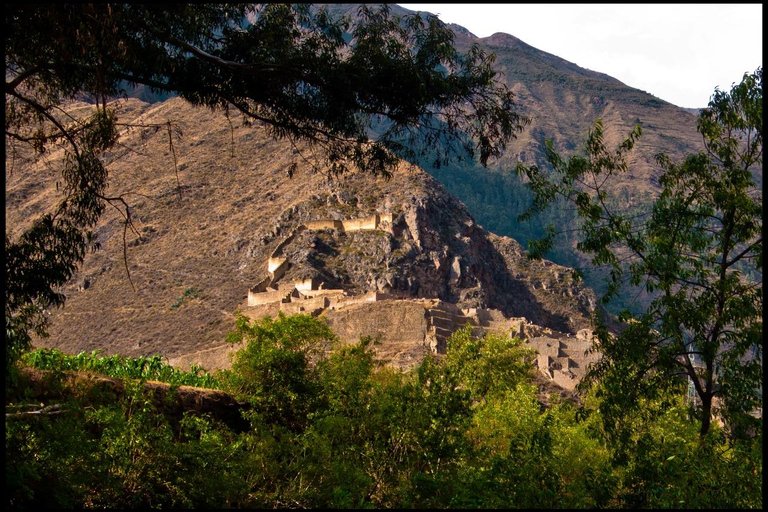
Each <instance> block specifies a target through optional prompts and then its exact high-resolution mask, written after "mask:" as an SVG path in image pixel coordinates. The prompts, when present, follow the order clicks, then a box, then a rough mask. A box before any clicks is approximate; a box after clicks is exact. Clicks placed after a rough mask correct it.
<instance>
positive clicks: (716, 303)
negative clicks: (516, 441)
mask: <svg viewBox="0 0 768 512" xmlns="http://www.w3.org/2000/svg"><path fill="white" fill-rule="evenodd" d="M762 87H763V81H762V68H759V69H758V70H757V71H755V73H753V74H745V76H744V79H743V80H742V82H741V83H739V84H734V86H733V88H732V89H731V90H730V91H729V92H723V91H719V90H716V91H715V94H714V95H713V96H712V99H711V101H710V103H709V107H708V108H706V109H704V110H703V111H702V112H701V114H700V116H699V119H698V130H699V132H700V133H701V135H702V137H703V140H704V145H705V150H704V151H702V152H700V153H698V154H694V155H689V156H688V157H687V158H686V159H685V160H684V161H683V162H680V163H677V162H673V161H671V160H670V158H668V157H667V156H666V155H663V154H661V155H658V156H657V162H658V165H659V167H660V171H661V172H660V176H659V185H660V186H661V192H660V194H659V196H658V197H657V198H656V199H655V201H654V203H653V208H652V210H651V211H649V212H647V214H644V215H627V214H624V213H623V212H622V211H621V210H620V209H617V208H613V207H612V206H611V205H612V204H614V205H615V204H616V203H615V202H614V203H611V202H610V201H609V198H608V196H607V193H606V191H605V187H604V185H605V183H606V182H607V181H609V180H610V179H611V177H612V176H614V175H616V174H619V173H622V172H624V171H626V170H627V163H626V157H627V155H628V153H629V152H630V151H631V150H632V148H633V146H634V144H635V142H636V141H637V139H638V137H640V135H641V130H640V127H639V126H638V127H636V128H635V129H634V130H633V131H632V132H631V133H630V134H629V137H628V138H627V139H626V140H625V141H624V142H623V143H622V144H620V145H619V147H618V148H617V149H616V150H615V151H611V150H609V149H608V148H606V147H605V143H604V141H603V128H602V123H601V122H600V121H599V120H598V121H597V122H596V123H595V125H594V129H593V130H592V131H591V133H590V135H589V138H588V139H587V143H586V156H573V157H571V158H569V159H567V160H564V159H563V158H561V157H560V156H559V155H558V154H556V153H555V151H554V150H553V148H552V146H551V144H550V145H549V146H548V147H547V158H548V161H549V163H550V164H551V165H552V168H553V169H552V171H551V173H547V172H545V171H542V170H541V169H539V168H537V167H535V166H532V167H526V166H523V165H519V166H518V169H517V170H518V173H519V174H521V175H525V176H527V178H528V179H529V187H530V188H531V189H532V190H533V191H534V193H535V194H536V196H535V200H534V203H533V205H532V207H531V209H530V210H529V212H528V215H533V214H534V213H535V212H536V211H539V210H542V209H544V208H546V207H547V206H548V205H549V204H550V203H551V202H552V201H553V200H554V199H555V198H556V197H563V198H565V199H566V200H568V201H569V202H571V203H572V204H573V205H575V207H576V210H577V212H578V214H579V217H580V219H581V220H582V225H581V234H582V238H581V240H580V242H579V243H578V246H577V247H578V249H579V250H581V251H583V252H585V253H587V254H590V255H592V262H593V263H594V264H595V265H605V266H607V267H608V268H609V269H610V274H609V275H610V282H609V286H608V292H607V293H606V295H605V296H604V297H603V300H605V301H608V300H610V299H611V298H612V297H613V296H615V294H616V293H617V290H618V289H619V287H620V286H622V285H623V284H627V283H628V284H630V285H632V286H636V287H641V289H643V290H644V291H646V292H649V293H652V294H653V297H654V299H653V301H652V302H651V304H650V306H649V307H648V309H647V310H646V311H645V312H644V313H642V314H640V315H638V316H634V315H633V314H631V313H630V312H629V311H625V312H623V313H622V315H621V316H620V319H621V320H623V321H624V322H625V324H626V325H625V326H624V328H623V330H621V332H620V333H619V334H618V335H616V336H610V335H609V334H608V333H607V331H606V330H605V329H602V330H601V332H600V336H599V342H598V344H597V346H596V349H598V350H599V351H600V352H601V354H602V355H603V357H602V359H601V361H600V362H599V363H598V364H597V365H596V367H594V368H593V369H592V371H591V372H590V376H591V379H592V380H593V381H598V380H599V381H600V384H601V389H602V392H603V393H604V394H605V397H606V404H605V407H606V412H607V411H612V412H613V414H606V421H611V422H613V424H614V425H615V426H616V427H617V428H619V427H620V426H621V424H622V417H623V416H624V415H625V414H626V413H627V411H628V410H630V409H632V407H634V406H635V405H636V404H637V403H638V397H643V396H644V397H646V398H653V397H654V396H656V394H657V393H659V392H662V391H663V390H665V389H670V388H675V387H676V388H680V387H681V385H682V384H683V383H684V382H685V381H686V379H687V380H688V381H689V382H690V383H691V386H692V389H693V391H694V395H695V397H697V398H698V403H699V404H700V408H699V414H700V419H701V434H702V435H704V434H706V433H707V432H708V431H709V428H710V424H711V421H712V418H713V415H715V414H717V415H718V416H719V417H720V418H723V419H725V420H726V421H727V422H728V424H729V426H731V428H732V429H734V431H735V432H740V433H744V432H745V431H746V430H749V429H750V428H751V429H754V428H755V427H756V421H757V420H756V419H755V418H754V417H753V416H752V413H753V411H754V410H755V409H756V408H758V407H760V406H761V396H762V387H761V386H762V305H763V296H762V279H761V276H762V192H761V190H760V189H759V188H758V187H757V186H756V184H755V177H756V175H758V174H760V173H762V151H763V139H762V127H763V125H762ZM550 235H551V236H550V237H548V238H545V239H543V240H540V241H539V242H538V244H534V246H533V249H534V251H533V253H534V256H537V255H540V254H541V253H542V251H544V250H546V249H547V248H549V247H550V245H551V241H552V236H554V230H552V232H551V233H550Z"/></svg>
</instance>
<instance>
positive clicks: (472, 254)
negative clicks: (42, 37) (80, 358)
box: [6, 99, 595, 359]
mask: <svg viewBox="0 0 768 512" xmlns="http://www.w3.org/2000/svg"><path fill="white" fill-rule="evenodd" d="M89 108H90V107H89V106H88V105H85V104H77V105H74V106H72V108H71V110H72V112H73V113H77V112H78V111H79V112H81V113H82V112H85V111H87V110H88V109H89ZM118 113H119V117H120V121H121V122H122V123H126V124H130V125H132V127H126V128H125V130H124V132H123V133H122V135H121V139H120V143H119V144H118V146H116V148H115V149H114V150H113V151H112V152H111V153H110V154H109V155H106V157H105V159H106V161H107V162H108V169H109V172H110V180H111V181H110V188H109V194H110V195H112V196H118V195H121V196H123V197H124V198H125V199H126V200H127V202H128V203H129V204H130V205H131V211H132V217H133V228H134V229H135V232H134V231H132V230H128V231H125V230H124V223H123V217H122V216H121V214H120V212H119V211H118V210H117V209H115V208H109V207H108V209H107V211H106V213H105V215H104V216H103V218H102V220H101V221H100V223H99V225H98V226H97V228H96V229H95V234H96V237H97V240H98V241H100V243H101V245H102V248H101V250H99V251H96V252H95V253H93V254H89V255H88V256H87V257H86V260H85V263H84V264H83V266H82V269H81V270H80V272H79V273H78V274H77V275H76V276H75V278H74V279H73V280H72V281H71V282H70V283H69V284H67V285H66V286H65V288H64V290H63V291H64V292H65V293H66V295H67V297H68V300H67V304H66V306H65V307H64V308H63V309H58V310H53V311H51V312H50V315H51V320H52V323H51V328H50V337H49V338H47V339H44V340H38V341H37V344H38V345H39V346H51V347H56V348H59V349H61V350H63V351H65V352H68V353H78V352H80V351H92V350H102V351H103V352H104V353H105V354H115V353H117V354H122V355H126V356H141V355H152V354H161V355H164V356H166V357H168V358H169V359H174V358H180V357H183V356H185V355H189V354H195V353H202V352H204V351H206V350H209V349H212V348H215V347H218V346H221V345H222V343H223V340H224V338H225V335H226V333H227V332H228V331H230V330H232V329H233V327H234V315H235V311H236V310H237V309H238V308H242V307H243V306H244V303H245V299H246V295H247V291H248V289H249V288H250V287H252V286H253V285H254V284H255V283H257V282H258V281H259V280H261V279H263V277H264V274H265V269H266V261H267V258H268V257H269V255H270V254H271V252H272V251H273V250H274V249H275V247H276V246H277V245H279V244H280V243H281V242H282V241H284V240H285V238H286V237H287V236H288V235H289V233H291V232H292V230H294V229H295V228H296V227H297V226H298V225H301V224H302V223H305V222H307V221H309V220H315V219H325V218H336V219H344V218H355V217H360V216H365V215H369V214H371V213H375V212H378V213H392V214H393V216H394V218H393V225H394V230H393V233H385V234H381V233H378V234H372V233H364V232H361V233H358V234H356V235H352V234H348V235H345V234H333V233H321V232H319V233H315V234H310V233H308V232H307V233H304V234H302V236H304V238H300V237H297V238H296V239H295V240H294V241H293V242H292V243H291V244H290V246H289V247H287V248H286V253H288V254H290V256H291V258H292V261H293V267H292V269H293V271H296V272H299V271H301V272H304V273H305V274H306V272H309V273H310V274H312V275H315V276H319V277H322V278H323V279H325V280H326V281H329V282H332V283H333V284H334V285H339V286H342V287H344V288H345V289H349V290H350V291H352V292H356V293H357V292H360V293H361V292H364V291H370V290H377V289H382V288H386V289H387V290H388V291H390V292H393V293H397V294H399V295H400V296H402V297H406V298H407V297H414V298H419V297H421V298H433V297H434V298H439V299H442V300H445V301H449V302H453V303H458V304H460V305H463V306H466V307H488V308H494V309H498V310H500V311H503V312H504V313H505V314H506V315H508V316H524V317H526V318H527V319H528V320H530V321H531V322H534V323H537V324H539V325H543V326H545V327H550V328H552V329H555V330H558V331H562V332H576V331H577V330H578V329H581V328H583V327H585V326H587V325H588V323H589V322H588V319H587V315H588V314H589V312H590V311H591V310H592V309H593V308H594V306H595V302H594V296H593V294H592V293H591V292H590V291H589V290H587V289H586V288H584V287H583V286H580V285H578V284H577V283H575V282H573V281H572V279H571V278H570V273H569V270H568V269H566V268H564V267H559V266H557V265H554V264H552V263H550V262H530V261H528V260H526V258H525V256H524V254H523V251H522V249H521V248H520V247H519V245H518V244H517V243H516V242H515V241H514V240H511V239H509V238H505V237H497V236H495V235H492V234H490V233H488V232H486V231H485V230H483V229H482V228H481V227H479V226H477V224H476V223H475V222H474V220H473V219H472V217H471V215H470V214H469V212H468V211H467V210H466V208H465V207H464V205H463V204H462V203H460V202H459V201H457V200H456V199H455V198H453V197H452V196H450V195H449V194H447V193H446V192H445V190H444V189H443V187H442V186H441V185H440V184H439V183H437V182H436V181H435V180H434V179H433V178H431V177H430V176H429V175H428V174H426V173H425V172H423V171H422V170H420V169H418V168H417V167H414V166H412V165H409V164H406V163H403V164H402V165H401V166H400V168H399V169H398V170H397V172H396V173H395V174H394V176H393V178H392V179H391V180H390V181H386V180H383V179H380V178H372V177H370V176H367V175H361V174H352V175H348V176H346V177H343V178H341V179H340V180H329V179H328V178H327V177H326V176H325V175H324V174H322V173H319V172H315V171H314V170H313V169H312V166H311V165H310V163H311V162H312V153H311V151H307V150H301V151H299V149H297V148H295V147H291V146H290V144H288V143H285V142H276V141H273V140H271V139H269V138H268V137H267V136H266V135H265V133H264V132H263V130H261V129H260V128H258V127H244V126H242V124H241V120H240V119H239V118H238V117H237V116H232V117H231V118H227V117H226V116H224V115H223V114H221V113H215V112H211V111H209V110H206V109H201V108H194V107H192V106H190V105H189V104H187V103H186V102H185V101H183V100H181V99H172V100H168V101H166V102H164V103H157V104H152V105H150V104H146V103H143V102H141V101H139V100H136V99H129V100H122V101H120V102H119V108H118ZM169 122H170V123H172V124H171V125H170V126H172V129H171V130H170V131H169V130H168V129H167V128H168V126H169V125H168V124H167V123H169ZM140 124H143V125H145V126H150V125H151V126H153V127H147V128H139V127H137V125H140ZM169 137H170V139H169ZM7 149H8V148H7ZM7 155H11V156H12V157H13V160H10V159H7V160H6V231H7V233H8V234H9V235H10V236H11V238H13V237H14V235H16V234H18V233H19V230H20V229H22V228H23V226H25V225H27V224H28V223H29V222H30V220H31V218H32V217H33V216H35V215H38V214H40V213H41V212H43V211H46V210H47V209H49V208H51V206H52V205H53V204H54V201H55V200H56V199H57V198H58V197H59V196H58V194H59V192H57V188H56V185H55V180H56V172H57V169H58V164H59V161H60V158H61V156H62V155H61V154H56V153H52V154H49V155H47V156H46V159H45V161H43V162H36V163H35V162H32V161H30V160H25V159H24V158H23V157H22V156H20V155H15V154H14V153H13V152H12V151H7ZM9 158H10V157H9ZM294 162H296V163H298V169H297V170H296V172H295V173H294V175H293V177H292V178H289V177H288V172H287V171H288V168H289V166H290V165H291V164H292V163H294ZM124 235H125V238H124ZM124 240H125V244H126V253H125V256H126V258H127V260H124V253H123V247H124V246H123V242H124ZM289 249H290V250H289ZM126 264H127V270H126ZM129 273H130V279H129ZM313 273H314V274H313ZM334 279H335V281H334Z"/></svg>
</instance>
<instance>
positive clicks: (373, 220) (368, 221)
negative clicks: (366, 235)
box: [341, 214, 379, 231]
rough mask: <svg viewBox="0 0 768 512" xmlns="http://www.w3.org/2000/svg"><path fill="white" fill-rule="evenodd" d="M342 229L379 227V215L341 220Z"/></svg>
mask: <svg viewBox="0 0 768 512" xmlns="http://www.w3.org/2000/svg"><path fill="white" fill-rule="evenodd" d="M341 223H342V225H343V227H344V231H362V230H373V229H378V227H379V215H378V214H376V215H372V216H370V217H363V218H361V219H349V220H343V221H341Z"/></svg>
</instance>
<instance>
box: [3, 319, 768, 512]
mask: <svg viewBox="0 0 768 512" xmlns="http://www.w3.org/2000/svg"><path fill="white" fill-rule="evenodd" d="M232 338H233V339H243V340H244V341H245V342H246V347H245V348H244V349H243V350H241V351H239V352H237V353H236V355H235V359H234V364H233V368H232V370H231V371H225V372H218V373H217V374H216V375H215V376H214V377H215V378H214V379H209V383H214V382H215V384H214V385H215V387H218V388H219V389H221V390H224V391H226V392H227V393H228V394H229V395H227V396H231V397H234V399H232V398H227V396H225V395H221V394H219V395H217V394H216V393H217V392H216V391H214V390H203V389H200V390H197V391H195V390H194V388H188V387H185V386H180V387H178V386H177V385H174V386H171V387H170V389H169V388H168V387H167V386H166V387H162V385H160V384H158V383H153V382H151V381H148V380H146V379H150V378H155V377H156V376H157V375H158V373H157V372H155V373H152V372H145V373H135V374H134V378H135V379H138V380H132V379H127V380H125V381H122V382H121V381H116V380H115V379H108V378H107V379H104V378H102V379H94V378H93V374H92V373H91V370H89V368H95V367H98V366H99V364H103V363H98V359H97V361H96V362H94V358H93V357H80V358H79V362H78V364H79V367H77V369H79V370H80V371H81V372H83V371H88V372H89V374H88V375H86V374H85V373H80V374H79V375H80V376H79V377H76V378H72V377H71V376H70V375H71V374H69V373H68V371H71V370H70V369H75V368H73V366H75V365H73V363H72V362H68V361H70V359H67V358H62V357H61V355H59V356H56V353H50V352H47V353H40V354H38V355H35V354H34V353H33V354H32V355H31V356H30V357H29V358H27V361H28V364H35V365H38V366H42V367H45V368H47V369H48V372H47V373H40V371H39V370H37V371H31V370H28V371H25V372H24V373H23V374H21V375H20V376H19V378H18V381H17V384H16V385H15V386H14V387H12V388H11V389H9V393H8V395H7V398H6V411H7V413H6V493H7V494H6V496H7V502H6V503H7V505H8V506H10V507H11V508H29V507H35V508H39V507H55V508H60V507H75V508H80V507H86V508H104V507H106V508H144V507H152V508H155V507H163V508H166V507H170V508H175V507H184V508H198V507H201V508H222V507H235V508H285V507H290V508H294V507H300V508H304V507H313V508H423V507H428V508H444V507H447V508H486V507H491V508H582V507H584V508H592V507H600V508H603V507H619V508H635V507H638V508H646V507H647V508H687V507H694V508H698V507H702V508H761V507H762V441H761V437H757V438H755V439H742V440H738V441H731V442H726V441H725V437H724V436H723V435H722V433H721V431H720V430H719V429H715V431H714V432H713V433H712V435H710V436H709V437H708V438H707V439H706V440H701V439H700V438H699V436H698V433H697V430H696V427H695V424H694V423H692V422H690V420H689V418H688V407H687V406H686V404H685V403H684V402H682V401H681V398H680V396H679V395H678V396H673V395H669V396H664V397H660V398H659V399H658V400H655V401H653V402H652V403H648V404H646V406H647V407H646V408H645V411H646V413H645V414H641V415H637V416H635V417H633V418H632V419H631V420H630V421H629V422H628V424H627V425H626V427H627V428H626V432H627V434H628V436H629V437H628V438H627V439H623V440H619V439H613V438H611V435H610V432H608V431H606V430H604V429H603V428H602V426H601V425H602V422H601V413H600V401H599V400H598V399H597V398H596V397H595V396H592V395H590V396H587V397H586V398H585V402H584V406H583V407H580V408H578V409H577V408H574V406H573V405H572V404H571V403H570V402H563V403H555V404H553V405H552V406H551V407H549V408H548V409H545V410H542V409H541V406H540V405H539V404H538V403H537V401H536V397H535V391H534V386H533V385H532V384H531V375H532V367H531V365H530V357H531V354H530V352H529V351H528V350H527V349H525V348H524V346H523V345H522V344H521V342H520V341H519V340H516V339H514V338H505V337H499V336H493V335H491V336H487V337H485V338H483V339H473V338H472V337H471V336H470V331H468V330H464V331H459V332H457V333H455V334H454V335H453V337H452V338H451V339H450V341H449V347H448V351H447V354H446V355H445V357H444V358H443V359H442V360H441V361H439V362H438V361H436V360H434V359H433V358H427V359H426V360H424V361H423V362H422V363H421V364H420V365H419V366H418V367H416V368H415V369H414V370H413V371H411V372H408V373H401V372H398V371H396V370H393V369H391V368H387V367H379V366H377V365H376V364H375V362H374V358H373V355H374V353H373V351H372V344H373V343H374V342H373V341H372V340H370V339H364V340H361V342H360V343H359V344H356V345H354V346H345V347H337V348H336V349H335V350H332V351H331V352H329V353H326V354H325V355H323V353H321V352H320V353H319V352H318V349H319V348H320V344H321V343H322V342H323V341H327V340H329V339H330V340H332V339H333V333H332V332H331V331H330V330H329V329H328V327H327V326H325V325H324V324H323V323H322V322H320V321H319V320H317V319H313V318H312V317H310V316H308V315H307V316H294V317H279V318H277V319H266V320H263V321H260V322H256V323H253V324H252V323H250V322H248V321H247V320H245V319H241V320H240V321H239V322H238V329H237V331H236V332H234V333H233V336H232ZM122 366H124V367H128V366H134V367H136V366H137V365H132V364H130V361H123V365H122ZM138 366H139V367H140V366H141V365H138ZM64 368H67V369H68V371H67V372H64V371H62V370H64ZM102 368H103V366H102ZM135 371H137V372H140V371H141V370H135ZM36 372H37V373H36ZM160 373H161V372H160ZM41 384H42V387H40V386H41ZM30 403H34V404H35V405H34V406H31V405H27V404H30ZM178 404H185V405H184V406H183V408H182V409H179V405H178ZM228 411H229V413H228ZM649 413H650V414H649ZM233 416H235V417H241V418H242V419H243V420H244V421H240V422H237V421H233V420H232V419H231V418H232V417H233ZM620 441H621V442H620ZM629 446H631V449H626V448H627V447H629Z"/></svg>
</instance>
